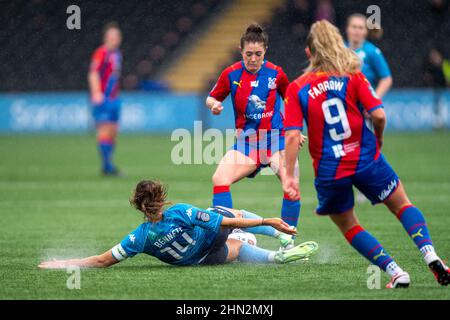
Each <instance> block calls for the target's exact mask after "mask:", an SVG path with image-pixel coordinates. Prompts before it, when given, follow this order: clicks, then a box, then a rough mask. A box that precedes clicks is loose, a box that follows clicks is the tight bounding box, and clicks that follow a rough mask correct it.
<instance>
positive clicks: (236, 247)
mask: <svg viewBox="0 0 450 320" xmlns="http://www.w3.org/2000/svg"><path fill="white" fill-rule="evenodd" d="M242 244H243V242H242V241H240V240H236V239H228V240H227V248H228V255H227V262H231V261H234V260H236V259H237V258H238V257H239V251H240V250H241V247H242Z"/></svg>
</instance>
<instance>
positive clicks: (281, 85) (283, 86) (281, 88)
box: [277, 68, 289, 98]
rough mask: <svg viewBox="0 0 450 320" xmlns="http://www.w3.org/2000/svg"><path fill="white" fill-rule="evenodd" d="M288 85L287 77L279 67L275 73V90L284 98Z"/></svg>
mask: <svg viewBox="0 0 450 320" xmlns="http://www.w3.org/2000/svg"><path fill="white" fill-rule="evenodd" d="M288 86H289V79H288V77H287V75H286V73H284V71H283V69H281V68H280V69H279V70H278V74H277V90H278V93H279V94H280V95H281V96H282V97H283V98H285V97H286V90H287V87H288Z"/></svg>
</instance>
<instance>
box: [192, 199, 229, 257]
mask: <svg viewBox="0 0 450 320" xmlns="http://www.w3.org/2000/svg"><path fill="white" fill-rule="evenodd" d="M209 210H213V211H214V212H217V213H219V214H221V215H223V216H224V217H227V218H234V214H232V213H231V212H229V211H228V210H226V209H223V208H220V207H213V208H211V209H209ZM232 231H233V229H232V228H221V229H220V232H219V234H218V235H217V237H216V240H214V243H213V245H212V247H211V251H209V253H208V255H207V256H206V258H205V259H204V260H203V261H202V262H201V263H200V264H201V265H215V264H224V263H226V262H227V257H228V247H227V244H226V243H227V240H228V236H229V235H230V233H231V232H232Z"/></svg>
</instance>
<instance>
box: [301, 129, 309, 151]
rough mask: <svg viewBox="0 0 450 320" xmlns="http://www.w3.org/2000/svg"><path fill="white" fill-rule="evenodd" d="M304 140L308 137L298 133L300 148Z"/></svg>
mask: <svg viewBox="0 0 450 320" xmlns="http://www.w3.org/2000/svg"><path fill="white" fill-rule="evenodd" d="M306 140H308V137H307V136H304V135H303V134H301V133H300V148H302V147H303V145H304V144H305V143H306Z"/></svg>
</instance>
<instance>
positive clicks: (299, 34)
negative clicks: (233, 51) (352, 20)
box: [268, 0, 450, 87]
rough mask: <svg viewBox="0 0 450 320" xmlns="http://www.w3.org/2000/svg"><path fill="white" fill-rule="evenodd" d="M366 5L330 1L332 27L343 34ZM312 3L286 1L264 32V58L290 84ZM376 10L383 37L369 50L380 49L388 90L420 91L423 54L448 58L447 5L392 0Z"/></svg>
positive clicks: (364, 0) (300, 56) (301, 58)
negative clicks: (388, 70) (437, 52)
mask: <svg viewBox="0 0 450 320" xmlns="http://www.w3.org/2000/svg"><path fill="white" fill-rule="evenodd" d="M372 2H373V1H370V0H361V1H333V6H334V11H335V23H336V24H337V26H338V27H339V28H340V29H341V30H342V31H344V29H345V23H346V18H347V16H348V15H349V14H352V13H355V12H360V13H365V12H366V9H367V7H368V6H369V5H371V4H373V3H372ZM317 3H318V2H315V1H308V0H289V1H288V2H287V5H286V6H285V7H284V8H283V9H281V10H280V11H279V12H278V13H277V14H276V15H275V16H274V19H273V20H272V24H271V26H270V28H268V32H269V37H270V47H271V48H272V50H269V52H268V58H269V59H271V60H272V61H273V62H275V63H279V64H280V65H282V66H283V68H284V69H285V71H286V73H287V74H288V76H289V78H290V79H293V78H294V77H296V76H297V75H298V74H299V73H300V72H301V69H302V68H301V67H304V66H305V65H303V66H302V65H301V64H299V61H300V62H304V61H305V59H306V57H305V55H304V52H303V49H304V46H305V44H304V43H305V42H304V40H305V37H306V34H307V31H308V28H309V26H310V24H311V23H312V22H314V19H315V17H316V15H315V11H316V9H317ZM378 4H379V6H380V7H381V8H382V10H381V24H382V27H383V31H384V32H383V33H384V34H383V38H382V40H378V41H375V44H376V45H377V46H379V47H380V49H381V50H382V51H383V53H384V55H385V56H386V59H387V60H388V62H389V65H390V68H391V70H392V73H393V75H394V85H395V86H396V87H420V86H423V85H424V80H423V77H422V72H423V61H424V60H425V59H426V57H427V55H428V52H429V50H430V49H431V48H433V47H435V46H438V47H439V49H440V50H441V52H443V54H444V56H446V57H448V56H449V55H450V42H449V41H448V35H449V34H450V19H449V17H450V11H449V7H448V5H447V6H443V7H441V8H436V7H435V6H434V5H433V1H408V0H398V1H395V3H393V2H392V1H388V0H382V1H379V2H378ZM395 8H402V10H401V11H399V10H396V9H395ZM399 21H401V23H399ZM280 35H283V36H282V37H280ZM430 35H432V36H430ZM286 44H289V45H286ZM274 48H276V50H274ZM299 67H300V68H299Z"/></svg>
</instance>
